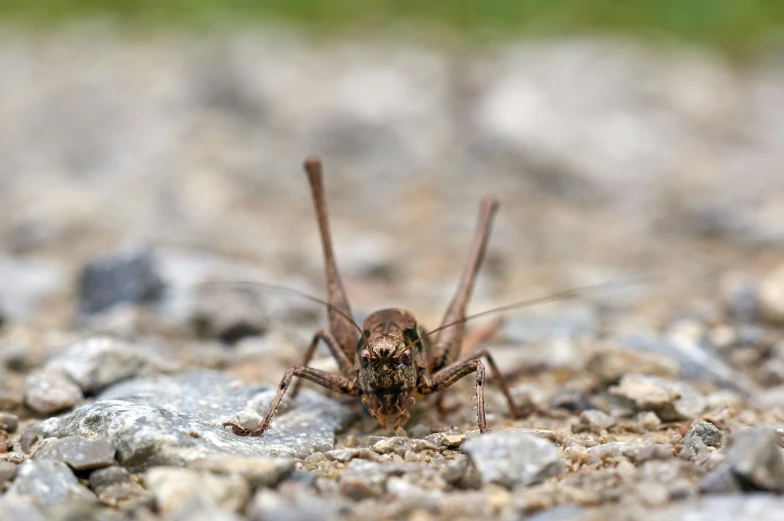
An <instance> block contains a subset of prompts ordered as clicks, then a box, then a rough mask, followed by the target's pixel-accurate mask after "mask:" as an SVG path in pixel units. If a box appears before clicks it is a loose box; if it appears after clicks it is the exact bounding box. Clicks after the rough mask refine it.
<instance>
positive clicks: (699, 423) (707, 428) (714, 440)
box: [681, 418, 722, 448]
mask: <svg viewBox="0 0 784 521" xmlns="http://www.w3.org/2000/svg"><path fill="white" fill-rule="evenodd" d="M694 438H699V439H701V440H702V442H703V443H704V444H705V445H706V446H708V447H716V448H720V447H721V441H722V433H721V429H719V428H718V427H716V426H715V425H713V424H712V423H710V422H707V421H705V420H703V419H702V418H697V419H696V420H694V421H693V422H692V423H691V425H690V426H689V430H688V431H686V434H685V435H684V436H683V439H681V444H682V445H686V444H687V443H688V442H689V441H690V440H692V439H694Z"/></svg>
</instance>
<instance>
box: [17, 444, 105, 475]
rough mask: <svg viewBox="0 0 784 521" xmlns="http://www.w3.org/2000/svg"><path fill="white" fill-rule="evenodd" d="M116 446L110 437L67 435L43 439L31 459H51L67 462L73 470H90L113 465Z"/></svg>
mask: <svg viewBox="0 0 784 521" xmlns="http://www.w3.org/2000/svg"><path fill="white" fill-rule="evenodd" d="M116 452H117V446H116V444H115V443H114V441H112V440H111V439H110V438H93V439H89V438H84V437H82V436H67V437H65V438H61V439H55V438H48V439H45V440H43V441H42V442H41V443H40V444H39V445H38V448H37V449H36V451H35V453H34V454H33V459H36V460H42V459H52V460H57V461H62V462H64V463H67V464H68V466H69V467H71V468H72V469H74V470H90V469H97V468H101V467H108V466H110V465H114V463H115V460H114V455H115V453H116Z"/></svg>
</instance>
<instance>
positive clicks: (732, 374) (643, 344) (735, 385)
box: [618, 332, 758, 395]
mask: <svg viewBox="0 0 784 521" xmlns="http://www.w3.org/2000/svg"><path fill="white" fill-rule="evenodd" d="M618 345H619V346H621V347H624V348H627V349H632V350H639V351H643V352H647V353H658V354H661V355H663V356H665V357H669V358H672V359H673V360H677V361H678V363H679V364H680V368H681V370H680V376H681V378H685V379H700V378H705V379H709V380H712V381H714V382H716V383H718V384H720V385H722V386H726V387H729V388H730V389H733V390H735V391H739V392H742V393H744V394H745V395H753V394H755V393H756V392H757V389H758V386H757V385H756V384H755V383H754V382H753V381H751V380H750V379H749V378H748V377H746V376H745V375H744V374H742V373H740V372H739V371H737V370H735V369H734V368H732V367H731V366H730V365H729V364H727V362H725V361H724V360H723V359H722V358H721V357H720V356H719V354H718V353H716V352H715V349H711V347H710V345H708V344H707V343H706V342H703V341H701V340H699V339H695V338H693V337H691V336H688V335H684V334H678V333H677V332H676V333H674V334H671V335H669V336H668V337H666V338H658V337H648V336H642V335H635V336H628V337H624V338H621V339H619V341H618Z"/></svg>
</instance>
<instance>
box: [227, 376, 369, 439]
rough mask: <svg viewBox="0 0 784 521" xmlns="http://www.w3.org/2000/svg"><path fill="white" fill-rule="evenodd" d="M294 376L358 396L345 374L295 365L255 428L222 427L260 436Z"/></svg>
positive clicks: (239, 433) (234, 424)
mask: <svg viewBox="0 0 784 521" xmlns="http://www.w3.org/2000/svg"><path fill="white" fill-rule="evenodd" d="M295 376H298V377H300V378H305V379H306V380H310V381H311V382H314V383H317V384H319V385H321V386H322V387H326V388H327V389H329V390H331V391H335V392H338V393H343V394H347V395H349V396H359V388H358V387H357V381H356V379H348V378H346V377H345V376H341V375H338V374H334V373H329V372H327V371H321V370H319V369H313V368H312V367H303V366H301V365H295V366H294V367H292V368H291V369H289V370H287V371H286V373H285V374H284V375H283V379H282V380H281V381H280V385H279V386H278V392H277V394H276V395H275V398H273V399H272V403H270V406H269V408H268V409H267V413H266V414H265V415H264V419H263V420H261V423H260V424H259V425H258V427H256V428H255V429H246V428H244V427H241V426H239V425H237V424H236V423H234V422H225V423H224V424H223V428H224V429H225V428H226V427H231V430H232V432H234V434H236V435H237V436H261V435H262V434H264V431H266V430H267V427H269V424H270V422H271V421H272V417H273V416H274V415H275V412H277V409H278V405H280V401H281V400H282V399H283V395H284V394H286V389H288V387H289V384H290V383H291V379H292V378H294V377H295Z"/></svg>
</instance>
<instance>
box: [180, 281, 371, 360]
mask: <svg viewBox="0 0 784 521" xmlns="http://www.w3.org/2000/svg"><path fill="white" fill-rule="evenodd" d="M210 286H251V287H255V288H262V289H267V290H270V291H279V292H281V293H291V294H292V295H297V296H298V297H301V298H303V299H305V300H309V301H311V302H315V303H316V304H321V305H322V306H326V307H328V308H330V309H331V310H332V311H334V312H335V313H337V314H338V315H340V316H342V317H343V318H345V319H346V320H348V321H349V322H351V325H352V326H354V327H355V328H356V330H357V331H359V334H360V336H361V337H362V340H363V341H364V342H365V345H366V346H368V352H369V353H370V358H374V356H373V353H372V351H371V350H370V341H369V340H368V338H367V337H366V336H365V332H364V331H363V330H362V328H361V327H359V324H357V323H356V322H355V321H354V319H353V318H352V317H351V315H349V314H348V313H346V312H345V311H343V310H342V309H340V308H338V307H337V306H333V305H332V304H330V303H329V302H327V301H326V300H323V299H320V298H318V297H314V296H313V295H310V294H308V293H305V292H304V291H300V290H298V289H294V288H290V287H288V286H281V285H278V284H268V283H266V282H255V281H252V280H232V281H217V280H213V281H207V282H200V283H197V284H194V285H192V286H190V288H189V289H198V288H209V287H210Z"/></svg>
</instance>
